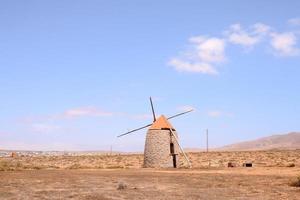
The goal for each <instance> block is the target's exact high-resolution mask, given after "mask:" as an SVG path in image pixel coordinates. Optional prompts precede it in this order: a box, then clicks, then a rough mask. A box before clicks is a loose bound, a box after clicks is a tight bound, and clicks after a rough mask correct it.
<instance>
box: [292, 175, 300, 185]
mask: <svg viewBox="0 0 300 200" xmlns="http://www.w3.org/2000/svg"><path fill="white" fill-rule="evenodd" d="M290 186H292V187H300V175H299V176H298V177H297V178H296V180H293V181H292V182H291V183H290Z"/></svg>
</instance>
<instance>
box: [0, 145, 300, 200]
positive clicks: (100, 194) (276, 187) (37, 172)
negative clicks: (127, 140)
mask: <svg viewBox="0 0 300 200" xmlns="http://www.w3.org/2000/svg"><path fill="white" fill-rule="evenodd" d="M188 157H189V159H190V160H191V163H192V168H190V169H189V168H187V167H186V163H184V160H183V159H181V160H182V162H181V164H180V168H178V169H145V168H143V167H142V165H143V155H142V154H127V155H126V154H114V155H107V154H104V155H103V154H99V155H72V156H70V155H60V156H50V155H47V156H41V155H38V156H22V155H19V156H17V157H14V158H12V157H2V158H0V199H300V188H299V187H294V186H291V183H292V182H294V181H295V180H297V177H298V176H299V175H300V150H272V151H240V152H238V151H235V152H208V153H206V152H193V153H192V152H191V153H188ZM229 162H230V163H233V164H234V166H235V167H228V163H229ZM245 162H251V163H252V164H253V166H252V167H249V168H248V167H243V163H245Z"/></svg>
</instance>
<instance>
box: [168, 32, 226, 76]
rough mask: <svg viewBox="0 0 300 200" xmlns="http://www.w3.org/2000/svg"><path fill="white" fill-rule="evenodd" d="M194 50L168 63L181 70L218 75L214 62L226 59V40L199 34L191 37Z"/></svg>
mask: <svg viewBox="0 0 300 200" xmlns="http://www.w3.org/2000/svg"><path fill="white" fill-rule="evenodd" d="M189 41H190V43H191V45H192V50H191V51H188V52H185V56H184V57H183V58H172V59H171V60H170V61H169V62H168V64H169V65H170V66H172V67H173V68H174V69H175V70H177V71H179V72H193V73H202V74H210V75H216V74H218V71H217V69H216V68H215V66H214V65H213V64H214V63H221V62H223V61H224V60H225V55H224V50H225V41H224V40H223V39H220V38H215V37H211V38H208V37H204V36H197V37H191V38H190V39H189Z"/></svg>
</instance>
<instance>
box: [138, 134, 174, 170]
mask: <svg viewBox="0 0 300 200" xmlns="http://www.w3.org/2000/svg"><path fill="white" fill-rule="evenodd" d="M173 133H174V134H177V133H176V131H173ZM170 142H173V144H174V150H175V154H179V149H178V145H177V143H176V142H175V141H174V139H171V137H170V131H169V130H153V129H150V130H148V132H147V135H146V142H145V151H144V156H145V157H144V167H154V168H169V167H170V168H171V167H173V157H172V156H171V154H170ZM177 163H178V165H179V159H178V157H177Z"/></svg>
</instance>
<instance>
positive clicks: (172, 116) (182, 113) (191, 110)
mask: <svg viewBox="0 0 300 200" xmlns="http://www.w3.org/2000/svg"><path fill="white" fill-rule="evenodd" d="M192 111H193V109H192V110H188V111H185V112H182V113H179V114H177V115H173V116H171V117H168V118H167V119H172V118H175V117H178V116H180V115H184V114H186V113H189V112H192Z"/></svg>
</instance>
